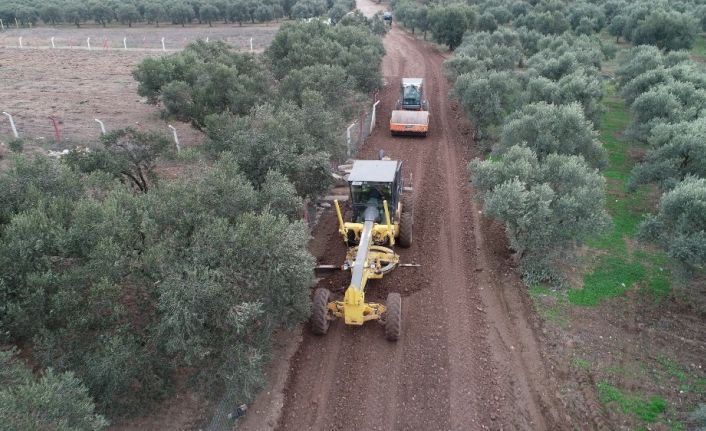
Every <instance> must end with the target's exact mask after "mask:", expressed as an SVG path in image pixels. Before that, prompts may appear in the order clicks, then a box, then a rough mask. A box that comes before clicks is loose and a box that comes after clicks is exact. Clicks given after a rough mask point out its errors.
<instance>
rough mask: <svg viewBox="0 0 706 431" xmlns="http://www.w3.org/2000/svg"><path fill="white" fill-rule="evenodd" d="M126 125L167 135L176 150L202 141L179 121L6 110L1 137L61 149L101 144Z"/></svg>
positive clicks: (2, 117)
mask: <svg viewBox="0 0 706 431" xmlns="http://www.w3.org/2000/svg"><path fill="white" fill-rule="evenodd" d="M125 127H134V128H136V129H138V130H149V131H154V132H158V133H162V134H164V135H167V136H169V137H170V138H171V139H172V140H173V141H174V145H175V148H176V149H177V150H180V149H181V147H189V146H193V145H197V144H198V143H199V142H200V139H199V137H198V136H199V135H198V132H195V131H194V130H192V129H191V127H190V126H189V125H186V124H182V123H178V124H177V126H176V127H175V126H173V125H171V124H169V123H167V122H164V123H149V124H141V123H134V124H115V123H113V122H111V121H110V120H108V119H105V120H103V119H100V118H94V119H92V120H91V119H86V120H85V121H82V122H77V121H69V120H64V119H62V118H61V117H55V116H51V117H44V118H38V117H34V116H28V115H22V114H20V115H13V114H12V113H9V112H5V111H3V112H2V116H0V139H2V140H3V141H5V142H7V141H9V140H12V139H23V140H30V141H34V142H38V143H44V144H46V145H47V146H48V148H49V149H50V150H62V149H66V148H70V147H73V146H75V145H91V144H95V143H98V142H99V141H100V138H101V136H102V135H104V134H105V133H107V132H110V131H112V130H118V129H121V128H125Z"/></svg>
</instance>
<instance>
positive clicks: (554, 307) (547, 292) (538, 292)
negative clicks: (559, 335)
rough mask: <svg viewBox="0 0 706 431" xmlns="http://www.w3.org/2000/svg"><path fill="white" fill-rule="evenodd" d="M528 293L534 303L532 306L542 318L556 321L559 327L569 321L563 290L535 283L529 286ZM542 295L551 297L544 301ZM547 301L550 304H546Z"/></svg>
mask: <svg viewBox="0 0 706 431" xmlns="http://www.w3.org/2000/svg"><path fill="white" fill-rule="evenodd" d="M529 295H530V298H532V302H533V303H534V308H535V309H536V310H537V312H538V313H539V314H540V315H541V316H542V318H543V319H544V320H546V321H548V322H553V323H556V324H557V325H559V326H561V327H564V326H566V325H567V324H568V323H569V316H568V315H567V314H566V303H567V301H566V294H565V293H564V292H560V291H557V290H553V289H550V288H548V287H546V286H542V285H538V284H536V285H534V286H531V287H530V288H529ZM544 297H548V298H551V299H550V300H549V301H545V300H543V298H544ZM548 302H549V303H551V305H547V303H548Z"/></svg>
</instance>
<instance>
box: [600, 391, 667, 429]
mask: <svg viewBox="0 0 706 431" xmlns="http://www.w3.org/2000/svg"><path fill="white" fill-rule="evenodd" d="M597 386H598V395H599V397H600V399H601V402H603V403H604V404H607V405H610V404H611V403H614V404H615V405H617V406H618V407H619V408H620V410H621V411H622V412H623V413H625V414H627V415H632V416H634V417H636V418H637V419H639V420H640V421H642V422H646V423H654V422H657V420H658V419H659V418H660V416H661V415H662V414H663V413H664V412H665V411H666V410H667V401H666V400H665V399H664V398H662V397H660V396H656V395H655V396H652V397H650V398H649V399H648V398H645V397H642V396H639V395H635V394H628V393H625V392H623V391H621V390H620V389H618V388H616V387H615V386H612V385H611V384H609V383H608V382H605V381H602V382H599V383H598V384H597Z"/></svg>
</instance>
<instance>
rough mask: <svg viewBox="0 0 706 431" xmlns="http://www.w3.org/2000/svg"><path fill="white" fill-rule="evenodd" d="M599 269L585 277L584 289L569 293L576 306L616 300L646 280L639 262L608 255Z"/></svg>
mask: <svg viewBox="0 0 706 431" xmlns="http://www.w3.org/2000/svg"><path fill="white" fill-rule="evenodd" d="M599 262H600V263H599V264H598V267H597V268H596V269H595V270H594V271H593V272H591V273H589V274H587V275H586V276H585V277H584V280H583V283H584V288H583V289H580V290H571V291H569V302H570V303H572V304H574V305H584V306H595V305H598V304H599V303H600V302H601V301H602V300H604V299H607V298H615V297H617V296H620V295H622V294H624V293H625V292H626V291H627V290H628V289H630V288H632V287H633V286H634V285H635V283H638V282H640V281H642V280H643V279H644V278H645V267H644V266H642V264H640V263H638V262H630V261H628V260H626V259H623V258H620V257H617V256H613V255H607V256H604V257H602V258H601V259H600V261H599Z"/></svg>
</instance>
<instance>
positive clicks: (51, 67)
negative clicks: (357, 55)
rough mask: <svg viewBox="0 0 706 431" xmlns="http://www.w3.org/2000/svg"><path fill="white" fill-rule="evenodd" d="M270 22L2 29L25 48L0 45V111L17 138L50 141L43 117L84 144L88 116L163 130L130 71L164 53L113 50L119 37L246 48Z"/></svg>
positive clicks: (258, 45) (185, 139)
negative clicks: (202, 40) (220, 42)
mask: <svg viewBox="0 0 706 431" xmlns="http://www.w3.org/2000/svg"><path fill="white" fill-rule="evenodd" d="M278 28H279V26H278V25H269V26H253V27H246V26H243V27H238V26H237V25H236V26H233V25H229V26H224V25H220V26H216V27H213V28H209V27H208V26H194V27H186V28H181V27H174V26H169V27H159V28H156V27H143V28H106V29H104V28H80V29H76V28H70V27H62V28H58V29H53V28H45V27H41V28H33V29H19V30H10V31H6V32H5V33H2V36H1V37H0V46H2V45H4V44H8V43H10V41H11V42H12V43H13V44H15V45H16V44H17V43H18V37H19V36H23V44H24V46H27V47H28V48H26V49H17V48H0V86H1V87H2V89H3V102H2V104H0V108H1V110H2V111H6V112H9V113H11V114H12V115H13V116H14V119H15V123H16V125H17V129H18V132H19V134H20V137H31V138H39V140H40V141H41V140H46V141H47V142H48V141H54V136H55V135H54V134H55V131H54V127H53V124H52V122H51V120H50V119H49V117H51V116H53V117H56V119H57V122H58V126H59V130H60V133H61V139H62V141H65V142H85V141H91V140H95V139H97V138H98V137H99V136H100V127H99V125H98V123H96V122H95V121H94V119H95V118H98V119H100V120H102V121H103V122H104V123H105V126H106V128H107V129H108V130H110V129H117V128H122V127H127V126H133V127H142V128H147V129H156V130H160V131H163V132H164V133H165V134H171V131H170V130H169V129H168V128H167V123H166V122H165V121H164V120H163V119H162V118H161V117H160V113H159V108H158V107H156V106H154V105H148V104H146V103H145V102H144V100H142V98H140V96H138V95H137V82H136V81H135V80H134V79H133V77H132V74H131V73H132V70H133V69H134V68H135V66H136V65H137V64H138V63H139V62H140V61H142V60H143V59H144V58H147V57H151V56H159V55H164V53H163V52H161V51H159V50H153V51H147V50H128V51H124V50H120V49H115V47H116V46H118V47H120V46H122V38H123V37H124V36H127V37H128V43H129V44H130V45H129V46H134V45H133V41H134V44H143V40H145V42H144V44H143V45H145V46H154V47H155V48H156V47H157V46H161V42H160V38H161V37H165V38H166V41H167V47H168V48H178V49H181V48H183V46H184V45H185V44H186V43H188V42H191V41H194V40H196V39H198V38H205V37H206V36H209V37H210V40H216V39H219V40H225V41H226V42H228V43H230V44H232V45H233V46H235V47H240V48H242V49H245V47H246V46H247V47H248V49H249V43H250V42H249V40H250V37H253V45H254V48H255V49H257V50H262V49H264V48H265V47H266V46H267V45H269V43H270V42H271V41H272V38H273V37H274V34H275V33H276V31H277V29H278ZM51 36H56V40H55V44H56V45H57V46H60V44H61V46H64V45H65V44H66V43H71V44H73V45H76V44H79V43H80V44H83V45H84V46H85V44H86V37H91V38H92V40H93V42H92V43H93V46H94V48H95V49H93V50H91V51H88V50H86V49H71V50H67V49H32V47H36V46H40V45H41V46H47V44H50V42H49V39H50V37H51ZM104 38H106V40H109V41H111V42H110V44H111V46H112V49H103V48H102V43H103V42H102V41H103V39H104ZM177 123H178V122H176V123H174V122H173V123H172V124H173V125H174V126H175V127H176V128H177V130H178V134H179V140H180V142H181V144H182V145H183V146H185V147H186V146H190V145H196V144H198V143H200V142H201V139H202V137H201V134H200V133H199V132H197V131H195V130H194V129H193V128H191V127H190V125H188V124H183V123H179V124H177ZM0 136H4V137H9V136H11V129H10V124H9V122H8V121H7V119H6V118H5V117H2V118H0Z"/></svg>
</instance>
